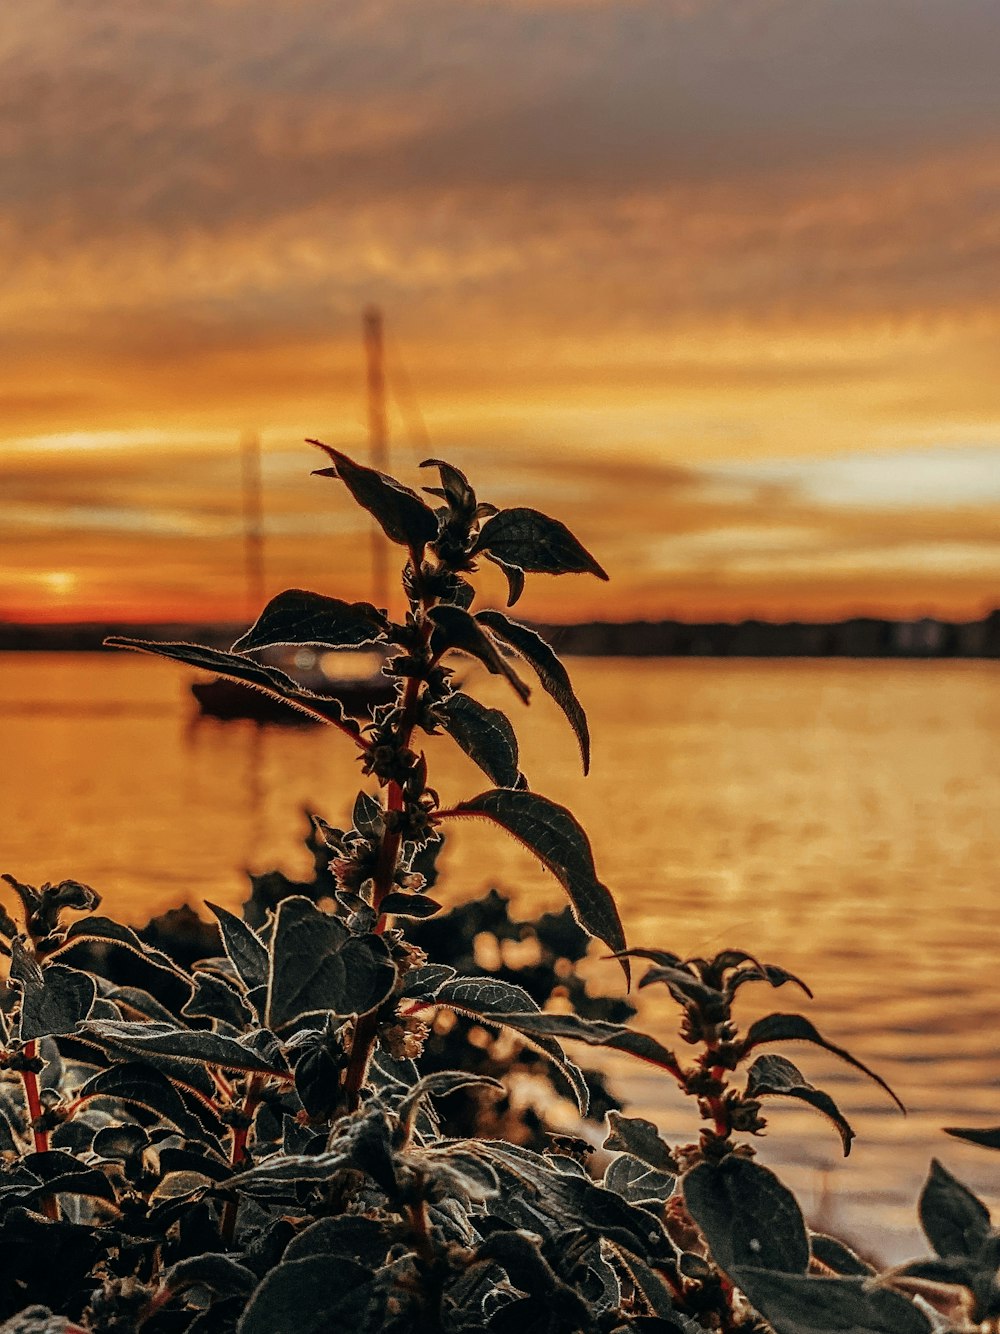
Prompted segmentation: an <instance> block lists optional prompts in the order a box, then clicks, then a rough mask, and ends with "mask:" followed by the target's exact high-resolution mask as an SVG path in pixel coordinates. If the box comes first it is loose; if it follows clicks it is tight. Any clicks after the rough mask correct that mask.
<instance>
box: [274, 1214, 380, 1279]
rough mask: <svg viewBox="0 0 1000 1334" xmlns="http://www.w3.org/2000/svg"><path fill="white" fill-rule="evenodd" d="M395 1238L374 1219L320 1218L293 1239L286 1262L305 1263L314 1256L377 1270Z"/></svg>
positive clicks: (286, 1252)
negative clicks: (353, 1262)
mask: <svg viewBox="0 0 1000 1334" xmlns="http://www.w3.org/2000/svg"><path fill="white" fill-rule="evenodd" d="M390 1241H391V1237H390V1235H389V1234H388V1233H387V1230H386V1227H385V1225H384V1224H383V1223H381V1222H377V1221H376V1220H375V1219H374V1218H363V1217H358V1216H357V1215H340V1216H339V1217H337V1218H318V1219H317V1220H316V1222H315V1223H311V1224H310V1225H309V1226H308V1227H307V1228H305V1229H303V1231H302V1232H300V1233H299V1234H298V1236H295V1237H293V1238H292V1240H291V1241H290V1242H289V1243H288V1246H287V1248H286V1250H285V1255H284V1258H285V1259H286V1260H305V1259H307V1258H308V1257H309V1256H312V1255H321V1256H324V1257H326V1259H327V1260H328V1261H329V1260H331V1259H336V1260H338V1261H339V1260H340V1259H348V1260H353V1261H355V1262H358V1263H360V1264H363V1265H367V1266H368V1267H369V1269H377V1268H378V1267H379V1265H380V1264H381V1263H382V1261H383V1260H384V1259H385V1254H386V1251H387V1250H388V1249H389V1245H390Z"/></svg>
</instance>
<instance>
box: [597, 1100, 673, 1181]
mask: <svg viewBox="0 0 1000 1334" xmlns="http://www.w3.org/2000/svg"><path fill="white" fill-rule="evenodd" d="M608 1125H609V1126H610V1127H611V1129H610V1131H609V1133H608V1137H607V1139H606V1140H605V1141H604V1144H603V1147H604V1148H605V1149H608V1150H609V1151H610V1152H612V1153H630V1154H631V1155H632V1157H633V1158H640V1159H641V1160H642V1161H643V1162H644V1163H648V1164H649V1166H650V1167H656V1168H659V1169H660V1170H661V1171H664V1172H674V1171H676V1170H677V1164H676V1163H675V1161H674V1155H673V1154H672V1153H671V1152H670V1149H669V1147H668V1146H667V1145H666V1144H665V1143H664V1141H663V1140H662V1139H661V1138H660V1132H659V1131H658V1130H657V1128H656V1126H654V1125H653V1123H652V1121H646V1120H644V1119H643V1118H642V1117H641V1116H623V1115H622V1113H621V1112H614V1111H611V1112H608Z"/></svg>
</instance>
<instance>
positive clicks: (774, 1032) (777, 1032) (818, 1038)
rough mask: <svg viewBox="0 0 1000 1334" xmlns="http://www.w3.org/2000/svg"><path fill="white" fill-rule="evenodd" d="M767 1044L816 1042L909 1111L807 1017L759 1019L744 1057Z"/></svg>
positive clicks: (749, 1032)
mask: <svg viewBox="0 0 1000 1334" xmlns="http://www.w3.org/2000/svg"><path fill="white" fill-rule="evenodd" d="M766 1042H812V1043H814V1044H815V1045H816V1046H817V1047H822V1048H823V1050H824V1051H828V1052H832V1053H833V1055H834V1056H839V1057H840V1059H841V1060H842V1061H846V1062H847V1064H848V1065H853V1066H854V1068H855V1070H860V1071H861V1073H862V1074H863V1075H867V1076H868V1078H869V1079H871V1080H874V1082H875V1083H876V1084H878V1086H879V1088H883V1089H885V1091H886V1093H888V1095H889V1097H890V1098H891V1099H892V1100H893V1102H894V1103H895V1104H896V1106H897V1107H898V1108H899V1110H900V1111H901V1112H904V1113H905V1111H906V1108H905V1107H904V1106H903V1104H902V1103H901V1102H900V1100H899V1099H898V1098H897V1097H896V1095H895V1093H893V1091H892V1089H891V1088H890V1087H889V1085H888V1084H887V1083H886V1082H885V1080H884V1079H883V1078H882V1076H881V1075H877V1074H876V1073H875V1071H874V1070H869V1068H868V1066H867V1065H864V1064H863V1063H862V1062H861V1061H859V1060H858V1059H857V1058H856V1057H854V1056H852V1055H851V1053H850V1052H849V1051H845V1050H844V1048H843V1047H838V1046H837V1045H836V1044H835V1043H833V1042H828V1041H827V1040H826V1038H825V1037H823V1035H822V1034H821V1033H820V1032H819V1031H818V1029H817V1028H816V1027H815V1025H814V1024H811V1023H810V1022H809V1020H808V1019H806V1018H804V1016H803V1015H801V1014H769V1015H767V1017H766V1018H764V1019H758V1020H757V1021H756V1023H753V1024H751V1025H750V1027H749V1028H748V1029H747V1034H746V1037H745V1038H744V1040H743V1055H744V1056H746V1055H747V1053H748V1052H751V1051H753V1049H754V1047H760V1046H762V1045H763V1044H764V1043H766Z"/></svg>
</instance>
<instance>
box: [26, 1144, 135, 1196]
mask: <svg viewBox="0 0 1000 1334" xmlns="http://www.w3.org/2000/svg"><path fill="white" fill-rule="evenodd" d="M21 1164H22V1166H23V1167H24V1168H25V1169H26V1170H27V1171H28V1172H31V1173H32V1174H33V1175H34V1176H36V1177H38V1178H39V1180H40V1183H41V1184H40V1186H39V1187H38V1188H37V1189H36V1191H35V1193H36V1194H46V1195H57V1194H66V1195H87V1196H90V1197H91V1198H92V1199H97V1200H107V1201H109V1202H110V1203H112V1204H113V1203H114V1202H115V1198H116V1197H115V1190H114V1187H113V1186H112V1184H111V1182H110V1181H109V1180H108V1178H107V1177H106V1176H105V1175H104V1173H103V1172H101V1171H99V1170H98V1169H97V1168H95V1167H91V1166H90V1165H89V1164H84V1163H81V1162H80V1161H79V1160H78V1159H76V1158H74V1157H73V1155H72V1154H70V1153H63V1152H61V1151H60V1150H59V1149H48V1150H45V1151H43V1152H41V1153H28V1154H25V1156H24V1158H23V1159H22V1160H21Z"/></svg>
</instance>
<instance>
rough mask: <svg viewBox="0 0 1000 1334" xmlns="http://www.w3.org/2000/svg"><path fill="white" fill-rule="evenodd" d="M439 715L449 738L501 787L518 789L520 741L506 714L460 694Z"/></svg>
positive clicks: (452, 697)
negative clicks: (518, 742)
mask: <svg viewBox="0 0 1000 1334" xmlns="http://www.w3.org/2000/svg"><path fill="white" fill-rule="evenodd" d="M437 711H438V713H439V714H440V715H441V718H442V720H443V722H444V726H445V729H446V730H447V732H448V735H449V736H451V737H453V738H454V740H455V741H457V742H458V744H459V745H460V746H461V747H462V749H463V750H464V751H465V753H466V755H468V756H469V758H470V759H471V760H474V761H475V763H476V764H478V765H479V767H480V769H482V771H483V773H484V774H485V775H486V777H487V778H489V779H490V781H491V782H493V783H496V785H497V787H514V786H515V785H516V783H517V781H518V779H519V778H520V776H521V774H520V770H519V769H518V750H517V737H516V736H515V735H514V728H513V727H512V726H511V723H510V720H509V719H508V718H507V716H506V714H504V713H502V712H501V711H500V710H499V709H489V708H487V707H486V705H485V704H480V703H479V701H478V700H477V699H473V698H472V696H471V695H465V694H463V693H462V692H461V691H460V690H456V691H455V693H454V694H453V695H450V696H449V697H448V699H446V700H445V701H444V703H443V704H441V705H439V706H438V710H437Z"/></svg>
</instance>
